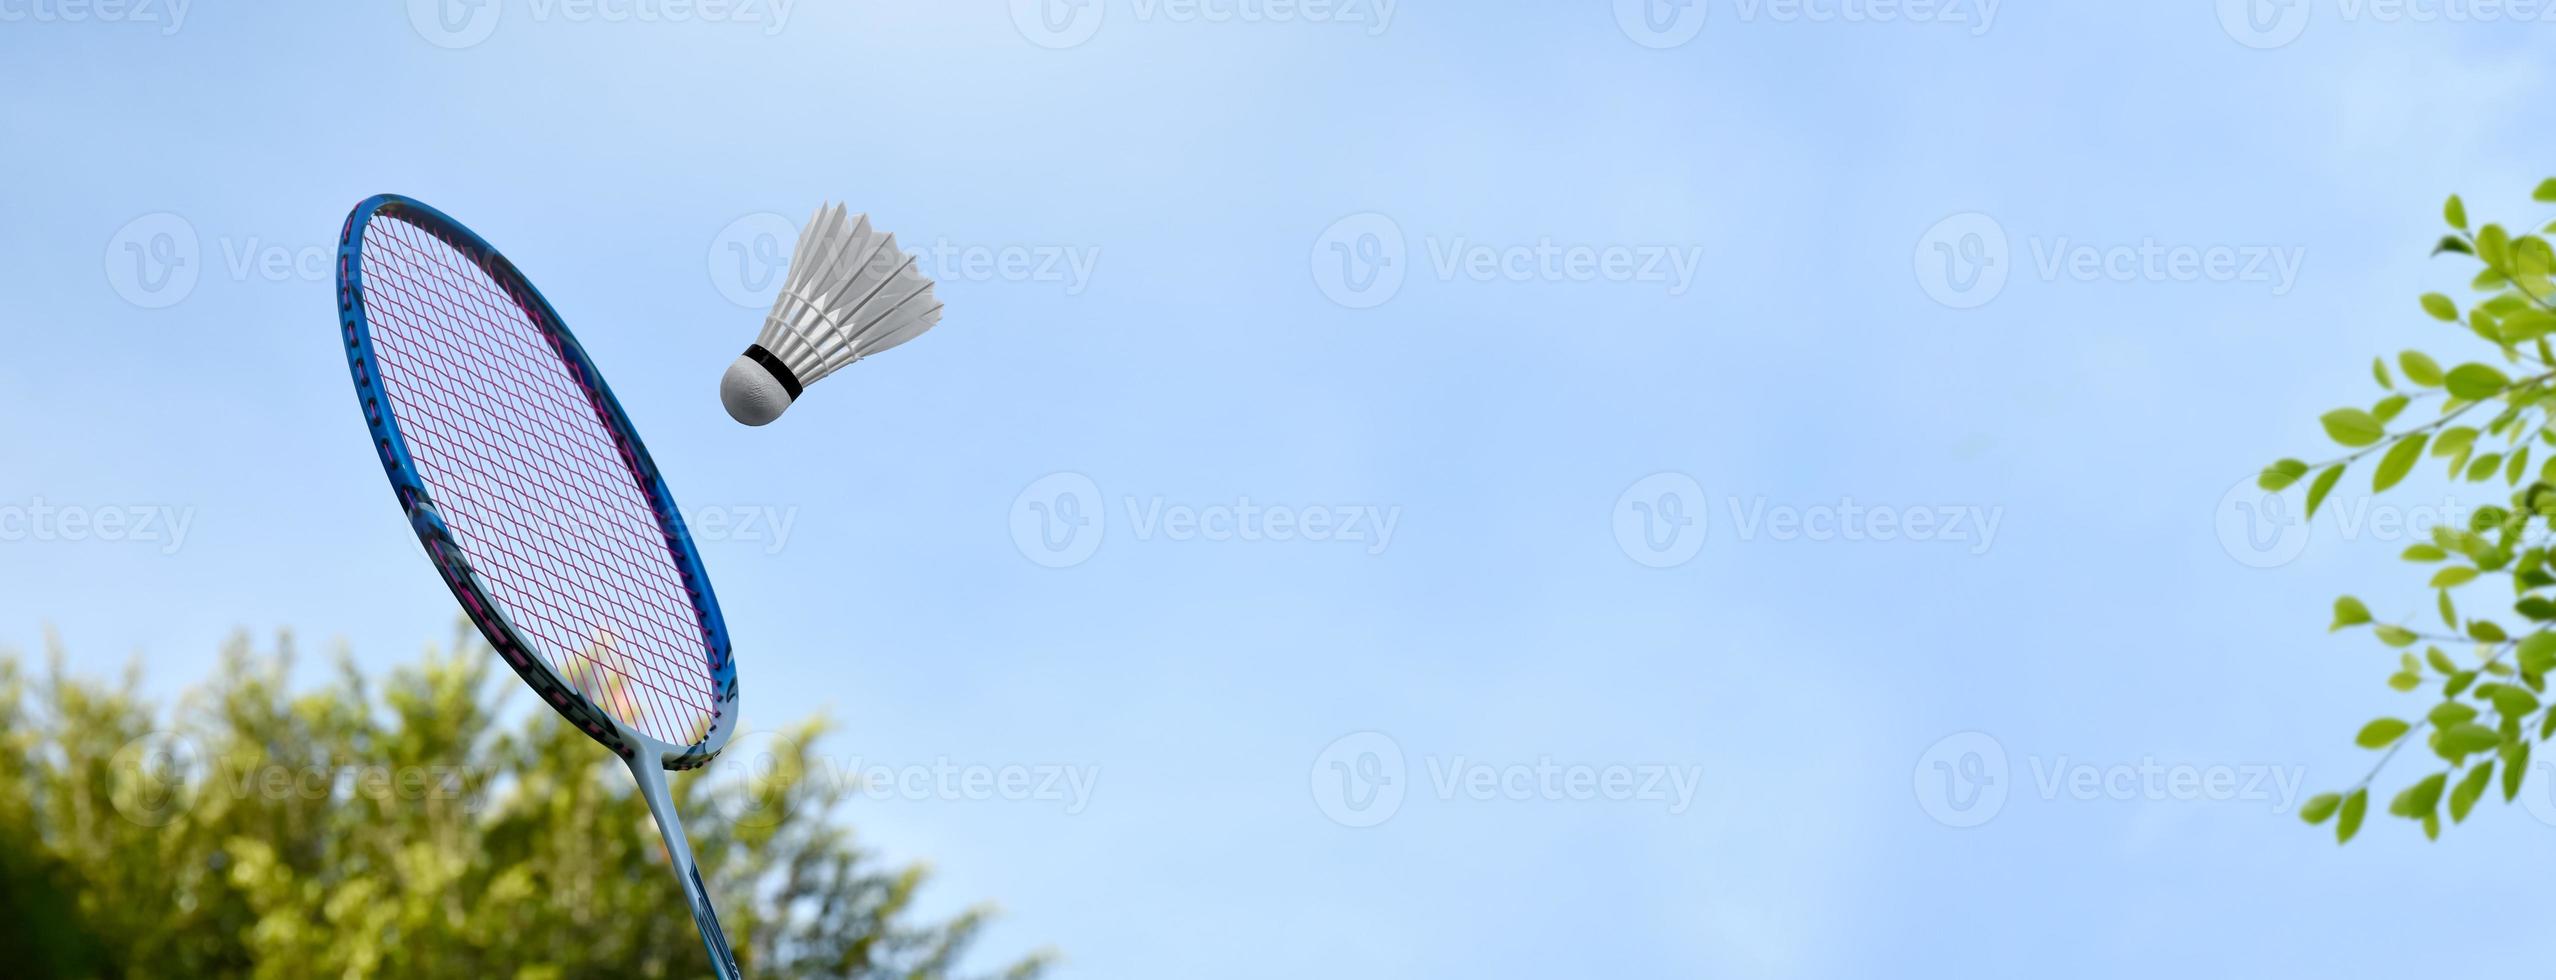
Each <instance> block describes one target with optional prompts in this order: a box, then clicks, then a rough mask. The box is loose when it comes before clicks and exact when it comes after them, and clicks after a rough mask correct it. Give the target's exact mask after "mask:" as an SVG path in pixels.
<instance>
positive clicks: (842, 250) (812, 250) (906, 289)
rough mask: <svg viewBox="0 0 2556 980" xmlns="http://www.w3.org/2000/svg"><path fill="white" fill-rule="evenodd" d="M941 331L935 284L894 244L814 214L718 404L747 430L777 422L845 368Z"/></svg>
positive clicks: (865, 223) (835, 216)
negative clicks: (815, 386) (806, 392)
mask: <svg viewBox="0 0 2556 980" xmlns="http://www.w3.org/2000/svg"><path fill="white" fill-rule="evenodd" d="M939 322H941V303H940V301H939V300H936V299H934V298H932V277H930V276H926V275H924V274H923V273H922V272H921V271H920V270H918V269H916V268H915V267H914V256H911V255H907V254H906V253H905V250H903V249H900V248H898V247H896V236H895V235H886V234H880V233H879V232H878V231H876V230H874V229H872V228H871V227H870V218H869V216H868V215H863V214H855V215H846V214H844V212H843V205H840V204H837V205H833V206H831V207H828V206H825V205H818V206H817V213H816V217H813V218H810V219H808V226H807V228H805V229H804V230H802V231H800V232H799V245H798V248H797V249H796V250H795V251H793V252H791V253H790V275H789V278H788V279H786V280H784V281H783V282H782V284H781V295H780V296H779V297H776V298H775V299H773V301H772V314H771V315H770V316H767V317H764V318H763V334H762V336H760V337H758V338H756V340H755V342H754V346H751V347H748V348H746V352H745V355H744V356H742V357H739V358H737V361H736V363H734V364H730V365H728V374H727V376H726V377H724V378H721V379H719V401H720V403H721V404H724V405H726V406H727V407H728V414H729V415H730V416H733V417H735V418H736V420H737V421H739V422H743V423H745V424H747V425H762V424H765V423H767V422H770V421H772V420H773V419H777V418H780V417H781V413H782V412H783V411H786V410H788V409H789V407H790V403H791V402H793V401H796V400H798V397H799V393H800V392H801V391H803V390H805V389H806V388H807V386H809V385H812V384H815V383H817V381H818V380H820V379H822V378H824V377H825V376H826V375H829V374H833V373H834V372H836V371H840V370H842V369H843V367H844V366H845V365H847V364H850V363H852V362H854V361H858V360H860V359H862V358H864V357H868V356H870V355H872V354H876V353H878V352H880V351H883V350H886V349H888V348H890V347H894V346H896V345H898V344H902V343H904V342H906V341H909V340H912V339H914V338H915V337H916V336H917V335H919V334H921V333H922V332H923V331H926V330H930V329H932V325H933V324H935V323H939Z"/></svg>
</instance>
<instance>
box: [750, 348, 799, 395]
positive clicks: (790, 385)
mask: <svg viewBox="0 0 2556 980" xmlns="http://www.w3.org/2000/svg"><path fill="white" fill-rule="evenodd" d="M745 356H747V357H749V358H752V359H754V362H755V363H757V364H761V365H763V369H764V370H766V371H770V372H772V380H774V381H778V382H781V390H783V391H786V392H789V393H790V400H791V401H798V400H799V392H802V391H806V390H807V389H806V388H805V387H803V386H801V385H800V384H799V375H798V373H797V372H794V371H792V370H790V366H789V365H787V364H783V363H781V357H780V355H778V354H774V353H772V352H771V351H768V350H764V349H763V345H762V344H753V345H750V346H748V347H747V348H746V352H745Z"/></svg>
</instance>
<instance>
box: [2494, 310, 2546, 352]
mask: <svg viewBox="0 0 2556 980" xmlns="http://www.w3.org/2000/svg"><path fill="white" fill-rule="evenodd" d="M2494 332H2495V334H2496V335H2497V336H2500V337H2501V338H2502V339H2503V342H2504V343H2506V344H2518V343H2522V342H2525V341H2531V340H2537V339H2539V338H2541V337H2545V336H2547V335H2548V334H2551V333H2556V315H2551V314H2549V313H2548V312H2547V311H2545V310H2529V309H2523V310H2513V311H2512V312H2511V315H2509V316H2506V317H2503V318H2502V320H2501V322H2499V323H2497V324H2495V326H2494Z"/></svg>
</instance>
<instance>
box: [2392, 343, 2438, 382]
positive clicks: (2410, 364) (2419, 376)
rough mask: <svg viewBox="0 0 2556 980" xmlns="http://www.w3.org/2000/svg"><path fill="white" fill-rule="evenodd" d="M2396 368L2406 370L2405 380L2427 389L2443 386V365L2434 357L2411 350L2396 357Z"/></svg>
mask: <svg viewBox="0 0 2556 980" xmlns="http://www.w3.org/2000/svg"><path fill="white" fill-rule="evenodd" d="M2396 366H2398V367H2401V368H2404V369H2405V380H2407V381H2411V382H2414V383H2415V384H2418V385H2422V386H2423V387H2426V388H2438V387H2440V386H2441V365H2440V363H2439V362H2437V361H2434V360H2432V355H2430V354H2426V353H2423V352H2422V351H2419V350H2409V351H2405V352H2402V353H2399V354H2397V355H2396Z"/></svg>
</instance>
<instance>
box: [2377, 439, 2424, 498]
mask: <svg viewBox="0 0 2556 980" xmlns="http://www.w3.org/2000/svg"><path fill="white" fill-rule="evenodd" d="M2429 441H2430V437H2429V436H2426V435H2424V434H2423V433H2420V432H2416V433H2413V434H2410V435H2407V436H2406V437H2405V438H2403V439H2399V440H2397V441H2396V445H2393V446H2389V447H2388V448H2387V455H2386V456H2384V457H2381V458H2380V459H2379V464H2378V471H2377V472H2375V473H2372V474H2370V492H2371V493H2384V492H2386V490H2387V488H2389V487H2392V486H2395V485H2396V484H2397V482H2398V481H2401V480H2403V479H2405V474H2407V473H2410V472H2413V470H2414V463H2415V461H2416V460H2419V459H2422V458H2423V446H2424V445H2425V444H2426V443H2427V442H2429Z"/></svg>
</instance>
